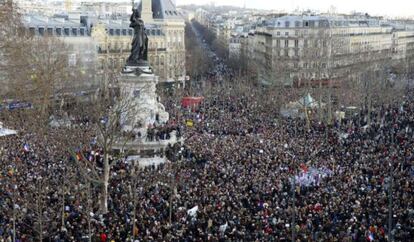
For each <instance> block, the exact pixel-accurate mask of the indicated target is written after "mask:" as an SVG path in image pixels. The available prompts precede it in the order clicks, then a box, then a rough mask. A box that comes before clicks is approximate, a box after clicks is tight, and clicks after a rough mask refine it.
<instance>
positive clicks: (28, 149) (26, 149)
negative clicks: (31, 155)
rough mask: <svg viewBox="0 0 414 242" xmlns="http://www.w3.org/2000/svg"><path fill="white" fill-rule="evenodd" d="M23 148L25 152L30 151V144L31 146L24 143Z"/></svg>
mask: <svg viewBox="0 0 414 242" xmlns="http://www.w3.org/2000/svg"><path fill="white" fill-rule="evenodd" d="M23 150H24V151H25V152H29V151H30V146H29V145H28V144H24V145H23Z"/></svg>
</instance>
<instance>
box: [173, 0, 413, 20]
mask: <svg viewBox="0 0 414 242" xmlns="http://www.w3.org/2000/svg"><path fill="white" fill-rule="evenodd" d="M176 2H177V5H185V4H197V5H202V4H209V3H212V2H213V3H215V5H216V6H218V5H232V6H237V7H243V6H244V3H245V4H246V7H247V8H257V9H266V10H280V11H282V10H285V11H288V12H292V11H293V10H295V9H296V8H299V9H301V10H305V9H311V10H317V11H321V12H326V11H328V10H329V9H330V8H331V6H334V7H335V8H336V12H338V13H350V12H351V11H356V12H363V13H369V14H370V15H384V16H391V17H397V16H403V17H408V16H410V17H413V16H414V0H392V1H391V0H287V1H277V0H176Z"/></svg>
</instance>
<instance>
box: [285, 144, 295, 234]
mask: <svg viewBox="0 0 414 242" xmlns="http://www.w3.org/2000/svg"><path fill="white" fill-rule="evenodd" d="M285 148H288V146H285ZM286 154H288V155H289V156H290V157H292V159H293V179H292V209H293V211H292V242H295V241H296V228H295V227H296V166H295V156H294V155H293V154H291V153H289V152H286Z"/></svg>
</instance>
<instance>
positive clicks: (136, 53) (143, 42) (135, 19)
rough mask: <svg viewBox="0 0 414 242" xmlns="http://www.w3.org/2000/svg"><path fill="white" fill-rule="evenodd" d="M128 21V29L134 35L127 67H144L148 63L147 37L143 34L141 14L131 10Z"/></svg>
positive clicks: (143, 27) (136, 10) (135, 9)
mask: <svg viewBox="0 0 414 242" xmlns="http://www.w3.org/2000/svg"><path fill="white" fill-rule="evenodd" d="M130 21H131V24H130V25H129V27H131V28H133V29H134V32H135V33H134V39H133V41H132V49H131V55H130V56H129V58H128V61H127V65H129V66H139V65H145V64H147V62H148V36H147V34H146V32H145V25H144V21H143V20H142V19H141V13H140V11H139V10H138V9H137V8H135V7H133V8H132V15H131V18H130Z"/></svg>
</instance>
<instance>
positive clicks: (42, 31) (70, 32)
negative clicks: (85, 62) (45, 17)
mask: <svg viewBox="0 0 414 242" xmlns="http://www.w3.org/2000/svg"><path fill="white" fill-rule="evenodd" d="M29 32H30V33H31V34H33V35H40V36H45V35H49V36H58V37H60V36H88V35H89V33H88V31H86V28H43V27H39V28H35V27H30V28H29Z"/></svg>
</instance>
